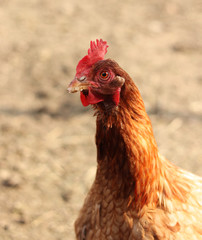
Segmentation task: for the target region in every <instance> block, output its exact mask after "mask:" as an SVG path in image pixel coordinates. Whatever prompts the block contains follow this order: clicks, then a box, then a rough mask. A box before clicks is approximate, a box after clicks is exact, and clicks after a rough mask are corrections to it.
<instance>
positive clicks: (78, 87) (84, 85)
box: [67, 76, 89, 93]
mask: <svg viewBox="0 0 202 240" xmlns="http://www.w3.org/2000/svg"><path fill="white" fill-rule="evenodd" d="M86 79H87V78H86V77H85V76H82V77H80V78H77V77H75V78H74V79H73V81H71V83H70V84H69V86H68V87H67V91H68V92H69V93H75V92H78V91H82V90H84V89H88V87H89V83H88V82H87V80H86Z"/></svg>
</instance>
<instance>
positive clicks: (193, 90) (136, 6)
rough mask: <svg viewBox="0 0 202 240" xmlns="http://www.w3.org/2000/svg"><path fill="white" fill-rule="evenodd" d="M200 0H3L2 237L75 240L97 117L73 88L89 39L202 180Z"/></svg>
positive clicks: (91, 170)
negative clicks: (100, 43) (100, 46)
mask: <svg viewBox="0 0 202 240" xmlns="http://www.w3.org/2000/svg"><path fill="white" fill-rule="evenodd" d="M201 12H202V4H201V2H200V1H199V0H192V1H189V0H170V1H163V0H151V1H149V2H148V1H146V0H142V1H137V0H125V1H116V0H108V1H102V0H97V1H93V0H91V1H90V0H83V1H79V0H58V1H54V0H29V1H27V0H15V1H11V0H0V239H2V240H9V239H15V240H28V239H32V240H38V239H43V240H46V239H48V240H53V239H54V240H55V239H58V240H63V239H74V231H73V222H74V220H75V218H76V216H77V215H78V211H79V209H80V207H81V205H82V203H83V200H84V197H85V195H86V193H87V191H88V189H89V186H90V185H91V183H92V181H93V178H94V174H95V169H96V149H95V144H94V134H95V118H94V117H93V111H92V110H91V108H90V107H87V108H84V107H83V106H82V105H81V103H80V99H79V94H74V95H72V94H68V93H67V92H66V88H67V84H68V83H69V82H70V81H71V80H72V79H73V77H74V75H75V68H76V65H77V63H78V61H79V60H80V59H81V58H82V57H83V56H84V55H85V54H86V53H87V49H88V47H89V42H90V40H95V39H96V38H103V39H104V40H107V41H108V44H109V46H110V47H109V49H108V54H107V57H110V58H112V59H115V60H116V61H117V62H118V63H119V64H120V65H121V66H122V67H123V68H124V69H125V70H126V71H127V72H128V73H129V74H130V75H131V77H133V79H134V81H135V83H136V84H137V86H138V88H139V89H140V92H141V94H142V96H143V99H144V102H145V105H146V109H147V112H148V113H149V116H150V118H151V120H152V124H153V128H154V133H155V137H156V139H157V142H158V146H159V150H160V152H161V153H162V154H163V155H165V156H166V157H167V158H168V159H169V160H170V161H172V162H174V163H175V164H177V165H178V166H181V167H183V168H185V169H187V170H189V171H192V172H194V173H196V174H198V175H202V165H201V160H202V41H201V39H202V14H201Z"/></svg>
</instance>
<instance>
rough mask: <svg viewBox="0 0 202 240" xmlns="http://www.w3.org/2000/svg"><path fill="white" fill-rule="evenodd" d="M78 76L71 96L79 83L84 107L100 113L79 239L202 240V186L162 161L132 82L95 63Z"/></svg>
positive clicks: (106, 63)
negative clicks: (92, 174) (94, 163)
mask: <svg viewBox="0 0 202 240" xmlns="http://www.w3.org/2000/svg"><path fill="white" fill-rule="evenodd" d="M99 44H100V43H99ZM99 44H98V45H97V46H98V47H99ZM95 47H96V46H95ZM95 49H96V48H95ZM105 50H106V49H105ZM105 53H106V51H105ZM96 57H97V55H96ZM85 60H86V59H85ZM82 69H83V65H82ZM81 76H82V74H81V72H79V79H80V80H78V79H77V77H76V78H75V80H74V81H73V83H71V84H70V86H71V87H72V85H73V86H74V88H73V90H72V92H73V91H74V90H75V86H76V84H77V85H78V84H80V83H77V82H78V81H79V82H82V89H83V87H84V86H85V92H83V93H81V100H82V103H83V104H84V105H88V104H89V103H90V104H93V107H94V109H95V115H96V116H97V129H96V145H97V173H96V178H95V181H94V183H93V185H92V187H91V189H90V191H89V193H88V195H87V197H86V199H85V202H84V205H83V207H82V209H81V211H80V214H79V217H78V219H77V220H76V222H75V232H76V238H77V239H78V240H93V239H94V240H143V239H144V240H163V239H165V240H168V239H169V240H172V239H173V240H178V239H196V240H199V239H202V235H201V234H202V222H201V220H202V205H201V204H202V179H201V178H200V177H198V176H195V175H193V174H191V173H188V172H186V171H184V170H182V169H180V168H178V167H176V166H174V165H172V164H171V163H170V162H169V161H167V160H166V159H165V158H163V157H162V156H161V155H160V154H159V152H158V148H157V145H156V141H155V139H154V136H153V131H152V126H151V122H150V119H149V117H148V115H147V113H146V111H145V107H144V103H143V101H142V98H141V96H140V93H139V91H138V89H137V87H136V85H135V84H134V82H133V81H132V79H131V78H130V76H129V75H128V74H127V73H126V72H125V71H124V70H123V69H121V68H120V66H119V65H118V64H117V63H116V62H115V61H112V60H110V59H107V60H99V61H96V62H95V63H94V62H93V64H92V66H91V67H89V66H88V74H87V77H86V76H85V77H83V76H82V77H81ZM106 76H107V79H106ZM99 79H101V80H102V81H99ZM83 81H84V82H85V85H84V83H83ZM78 86H80V85H78ZM86 86H87V87H86Z"/></svg>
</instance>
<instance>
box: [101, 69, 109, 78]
mask: <svg viewBox="0 0 202 240" xmlns="http://www.w3.org/2000/svg"><path fill="white" fill-rule="evenodd" d="M100 77H101V78H102V79H103V80H107V79H108V78H109V73H108V72H106V71H104V72H101V73H100Z"/></svg>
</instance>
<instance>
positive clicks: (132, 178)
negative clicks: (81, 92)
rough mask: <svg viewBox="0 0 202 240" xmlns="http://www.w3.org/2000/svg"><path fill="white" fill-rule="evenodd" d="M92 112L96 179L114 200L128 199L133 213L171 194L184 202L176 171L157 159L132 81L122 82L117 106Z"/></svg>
mask: <svg viewBox="0 0 202 240" xmlns="http://www.w3.org/2000/svg"><path fill="white" fill-rule="evenodd" d="M96 110H97V131H96V145H97V161H98V168H97V175H96V179H97V180H98V181H99V176H100V175H104V176H105V179H106V180H108V181H109V182H110V184H111V186H113V188H116V191H117V195H118V197H123V198H128V201H129V202H128V204H130V203H132V204H133V206H134V208H136V209H137V210H141V209H142V208H143V207H144V206H145V205H150V206H151V207H156V206H160V205H162V204H164V203H165V201H164V199H163V198H167V199H169V198H171V197H173V196H174V195H176V197H177V198H181V200H182V201H184V200H183V199H184V197H183V193H185V192H183V190H182V189H180V187H178V184H176V182H179V183H180V182H181V181H180V180H179V177H178V176H177V173H178V170H177V168H176V167H175V166H173V165H172V164H170V163H169V162H168V161H167V160H164V159H162V158H161V157H160V156H159V153H158V149H157V144H156V141H155V139H154V135H153V130H152V126H151V122H150V119H149V117H148V115H147V113H146V111H145V107H144V103H143V101H142V98H141V96H140V93H139V91H138V89H137V87H136V86H135V84H134V83H133V81H132V80H130V79H129V80H128V81H126V84H125V85H124V87H123V89H122V92H121V101H120V104H119V106H117V107H112V106H111V105H110V104H109V103H99V104H98V105H97V106H96ZM173 176H174V177H173ZM162 179H163V181H162ZM174 181H175V189H174V188H172V185H173V183H174ZM179 185H180V184H179ZM165 186H166V187H165ZM113 191H114V190H113ZM164 205H165V204H164ZM165 207H166V206H165Z"/></svg>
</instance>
